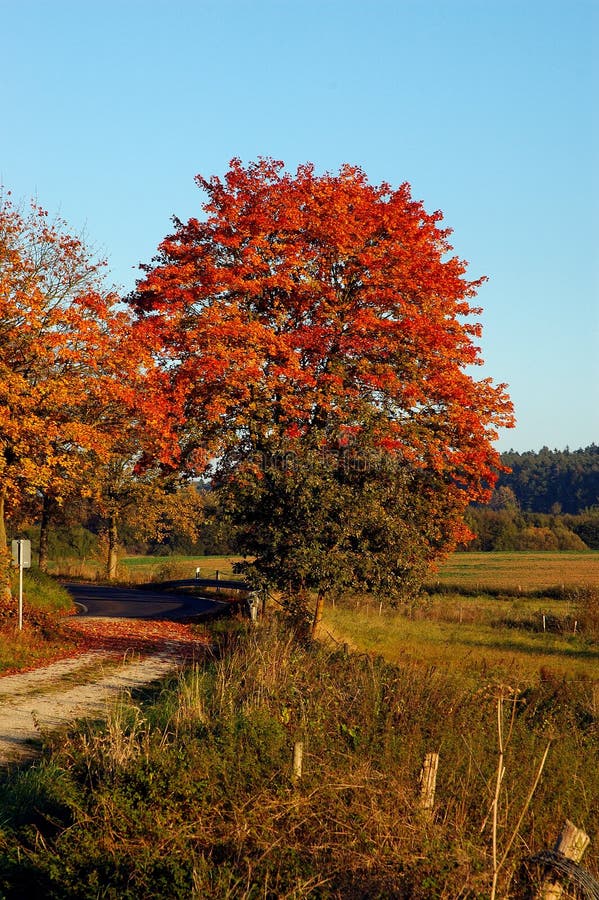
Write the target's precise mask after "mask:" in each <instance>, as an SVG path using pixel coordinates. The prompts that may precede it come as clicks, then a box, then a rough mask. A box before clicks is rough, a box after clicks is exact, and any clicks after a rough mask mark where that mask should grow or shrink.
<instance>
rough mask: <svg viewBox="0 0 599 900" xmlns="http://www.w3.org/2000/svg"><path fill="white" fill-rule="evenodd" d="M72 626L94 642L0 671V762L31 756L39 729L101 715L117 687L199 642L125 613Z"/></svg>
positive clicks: (170, 664)
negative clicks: (24, 667)
mask: <svg viewBox="0 0 599 900" xmlns="http://www.w3.org/2000/svg"><path fill="white" fill-rule="evenodd" d="M144 626H145V627H144ZM72 627H73V628H74V629H76V630H77V631H78V632H79V633H81V631H82V630H83V633H84V634H85V633H87V634H89V636H90V643H91V644H92V645H94V646H95V648H96V649H92V650H84V651H82V652H81V654H80V655H78V656H76V657H74V658H69V659H65V660H61V661H59V662H55V663H52V664H51V665H48V666H44V667H42V668H39V669H35V670H33V671H29V672H23V673H21V674H16V675H6V676H4V677H0V765H6V764H7V763H10V762H18V761H23V760H26V759H31V758H35V756H36V755H38V754H39V752H40V749H41V745H42V741H43V735H44V732H47V731H50V730H52V729H54V728H58V727H60V726H64V725H68V724H70V723H73V722H75V721H76V720H77V719H81V718H85V717H88V716H94V717H98V716H101V715H102V714H104V713H105V712H106V710H107V709H108V708H109V705H110V703H111V702H114V701H115V700H116V699H118V698H119V697H120V696H121V695H122V694H123V693H128V692H131V691H133V690H135V689H137V688H140V687H143V686H144V685H147V684H150V683H151V682H153V681H157V680H159V679H161V678H164V677H166V676H167V675H168V674H169V673H171V672H173V671H175V670H176V669H177V668H179V667H180V666H181V665H182V664H183V663H184V662H185V661H187V660H189V659H190V656H193V655H194V653H196V654H197V653H198V651H200V650H201V649H203V648H205V646H206V638H205V637H203V636H202V635H198V634H197V633H192V632H191V631H190V630H189V628H188V627H187V626H184V625H176V626H174V625H173V626H169V629H168V634H167V633H164V630H162V629H159V630H158V632H157V630H156V627H155V626H154V627H152V628H149V627H148V626H147V624H146V623H138V622H133V621H132V620H127V619H119V620H118V621H117V620H111V619H104V620H99V619H95V620H93V621H92V620H90V622H88V623H87V624H86V623H82V622H81V621H77V622H75V623H74V624H73V626H72ZM173 631H174V633H173ZM102 644H104V646H102Z"/></svg>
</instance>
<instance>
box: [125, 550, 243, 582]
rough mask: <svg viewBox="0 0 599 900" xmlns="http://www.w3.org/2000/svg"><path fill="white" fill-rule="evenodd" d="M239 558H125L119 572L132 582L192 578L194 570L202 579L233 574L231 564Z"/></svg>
mask: <svg viewBox="0 0 599 900" xmlns="http://www.w3.org/2000/svg"><path fill="white" fill-rule="evenodd" d="M240 559H241V557H240V556H126V557H124V559H121V560H120V561H119V568H120V571H121V573H122V575H123V577H125V578H130V579H131V580H132V581H136V582H142V581H152V580H158V579H159V578H161V577H164V579H165V581H166V580H168V579H170V578H193V577H194V575H195V572H196V568H199V569H200V574H201V577H202V578H214V577H215V575H216V572H219V574H220V575H223V576H231V575H232V574H233V564H234V563H235V562H237V561H239V560H240Z"/></svg>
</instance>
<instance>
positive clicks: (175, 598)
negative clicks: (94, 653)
mask: <svg viewBox="0 0 599 900" xmlns="http://www.w3.org/2000/svg"><path fill="white" fill-rule="evenodd" d="M63 587H65V588H66V589H67V591H68V592H69V594H70V595H71V596H72V598H73V600H74V601H75V603H76V604H77V605H78V606H79V608H80V612H79V615H82V616H109V617H110V618H119V619H188V618H189V617H190V616H193V617H196V616H214V615H217V614H218V613H219V612H222V611H223V610H225V609H226V608H227V606H228V605H229V604H228V603H225V602H222V601H220V600H209V599H208V598H207V597H195V596H192V595H191V594H184V593H178V592H176V591H171V592H164V593H163V592H162V591H161V592H157V591H152V590H148V589H144V588H125V587H115V586H113V585H102V584H81V583H78V582H74V581H73V582H63Z"/></svg>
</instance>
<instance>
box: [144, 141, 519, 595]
mask: <svg viewBox="0 0 599 900" xmlns="http://www.w3.org/2000/svg"><path fill="white" fill-rule="evenodd" d="M197 183H198V185H199V186H200V187H201V188H202V189H203V190H204V191H205V192H206V193H207V195H208V199H207V202H206V203H205V204H204V207H203V210H204V216H203V218H201V219H200V218H192V219H190V220H189V221H188V222H187V223H183V222H181V221H179V220H175V231H174V233H173V234H171V235H170V236H168V237H167V238H165V240H164V241H163V242H162V243H161V245H160V248H159V253H158V255H157V257H156V258H155V259H154V260H153V262H152V264H150V265H147V266H144V267H142V268H143V269H144V271H145V275H144V277H143V278H142V279H140V281H139V282H138V287H137V291H136V293H135V295H134V296H133V297H132V298H131V302H132V304H133V305H134V307H135V309H136V310H137V313H138V315H139V317H140V319H141V320H142V321H143V323H144V327H145V329H146V333H147V335H148V340H149V341H150V342H151V343H152V346H153V347H154V351H155V354H156V355H157V357H159V358H160V359H161V360H162V361H163V362H164V365H165V367H166V369H167V370H168V372H169V377H170V379H171V384H172V389H173V392H174V395H175V396H176V398H177V400H178V403H179V417H180V418H179V420H180V422H181V423H182V424H181V428H180V441H181V446H182V448H183V452H184V453H185V454H186V455H187V458H188V459H189V460H191V461H193V462H195V464H196V465H197V464H200V465H201V464H202V462H204V461H205V460H206V459H207V458H209V457H215V456H216V457H218V459H219V467H220V474H221V479H222V481H223V483H224V484H225V485H227V484H228V485H230V486H232V488H233V492H234V498H233V501H232V503H231V504H230V505H231V507H232V508H233V510H235V509H238V510H240V513H239V519H240V521H241V522H242V524H244V526H245V527H244V531H242V538H241V544H242V547H243V546H245V547H246V548H247V550H248V551H249V550H252V551H254V552H255V551H256V550H257V549H258V550H259V547H260V546H262V547H263V548H264V549H263V551H259V553H258V557H259V558H258V560H257V562H256V566H257V568H258V569H260V565H261V560H262V559H265V554H266V553H267V551H266V549H265V548H266V547H267V546H268V544H270V545H274V544H277V545H278V546H279V548H280V549H281V551H282V548H283V547H284V546H285V547H287V549H286V550H285V553H284V554H283V553H282V555H281V556H280V557H279V562H281V560H282V559H283V556H284V557H285V559H286V561H287V562H290V560H291V559H292V558H293V556H294V554H295V555H297V553H296V551H298V547H299V544H301V543H302V542H304V543H305V545H306V547H305V549H306V553H307V554H308V557H310V558H311V560H312V564H311V567H312V568H313V567H314V563H316V564H317V567H319V568H320V569H322V570H323V571H324V570H327V571H328V570H330V569H331V567H333V568H335V567H336V566H337V564H339V565H340V574H339V576H338V577H339V579H340V580H341V581H344V580H345V581H347V579H348V577H349V576H350V572H351V569H352V568H353V563H354V561H355V557H354V559H353V561H352V562H351V565H350V566H349V567H348V566H344V565H342V563H343V560H344V559H349V558H350V557H351V553H350V554H349V556H348V539H346V538H347V535H346V534H345V533H346V532H347V531H348V530H349V531H350V532H351V534H350V535H349V538H351V540H350V541H349V543H350V544H351V542H352V541H353V543H354V544H355V545H356V544H359V545H360V547H361V548H362V551H363V552H364V553H367V554H368V555H369V556H370V559H371V560H374V558H375V557H376V554H377V552H378V551H377V548H376V546H375V544H376V542H374V543H372V542H370V543H369V542H368V540H367V535H366V532H365V528H364V525H365V521H362V522H361V523H359V527H356V525H354V526H352V525H351V520H352V517H353V519H354V520H355V519H356V516H357V515H358V517H359V515H360V514H359V512H358V511H359V509H360V506H361V505H363V506H362V513H361V518H362V520H365V519H366V518H368V519H370V521H373V520H376V518H377V516H379V514H380V516H381V517H382V518H384V517H385V516H387V517H389V522H388V523H387V525H388V526H389V527H388V534H389V535H391V534H393V533H395V535H396V538H395V544H396V546H395V557H396V559H398V558H400V557H401V560H402V566H403V567H404V568H405V567H406V566H407V567H408V568H410V565H411V564H413V565H414V566H417V565H420V563H421V562H422V560H426V561H429V560H430V559H432V558H434V557H436V556H438V555H440V554H441V553H443V552H444V551H447V550H449V549H450V548H451V547H452V546H453V545H454V544H455V541H456V540H457V539H459V538H460V537H462V536H463V526H462V525H461V522H462V513H463V511H464V509H465V507H466V506H467V504H468V503H469V501H470V500H473V499H484V498H485V497H487V496H488V491H489V488H490V487H491V486H492V485H493V483H494V481H495V479H496V475H497V471H498V469H499V468H500V461H499V456H498V454H497V452H496V451H495V449H494V448H493V446H492V442H493V440H494V438H495V437H496V429H497V428H498V427H499V426H509V425H511V424H512V407H511V403H510V401H509V398H508V396H507V394H506V392H505V385H498V386H496V385H494V384H493V383H492V381H491V380H490V379H489V378H483V379H480V380H476V379H475V378H474V377H472V375H471V374H470V373H469V372H467V371H465V369H466V367H470V366H473V365H477V364H480V362H481V359H480V353H479V348H478V347H477V345H476V343H475V341H476V339H477V338H478V336H479V335H480V331H481V327H480V324H479V323H478V322H476V321H472V316H475V315H476V314H477V313H478V312H480V310H479V309H477V308H476V307H473V306H471V304H470V301H471V299H472V298H473V297H474V296H475V293H476V290H477V288H478V287H479V285H480V283H481V280H478V281H469V280H468V279H467V278H466V276H465V272H466V264H465V263H464V262H463V261H461V260H459V259H458V258H456V257H455V256H451V255H450V251H451V246H450V244H449V243H448V236H449V231H448V230H447V229H443V228H441V227H440V225H439V223H440V220H441V218H442V216H441V213H439V212H435V213H433V214H427V213H426V212H425V210H424V208H423V206H422V204H421V203H419V202H416V201H414V200H413V199H412V198H411V195H410V189H409V186H408V185H407V184H402V185H401V186H400V187H399V188H397V189H392V188H391V187H390V185H388V184H386V183H383V184H381V185H378V186H374V185H371V184H370V183H369V182H368V180H367V178H366V175H365V174H364V172H362V170H361V169H359V168H357V167H354V166H349V165H345V166H343V167H342V168H341V169H340V171H339V173H338V174H324V175H319V174H317V173H316V172H315V170H314V167H313V166H312V165H304V166H300V167H299V168H298V170H297V172H296V173H295V175H291V174H289V173H288V172H286V171H285V170H284V167H283V164H282V163H281V162H277V161H274V160H271V159H260V160H258V161H257V162H255V163H251V164H249V165H247V166H244V165H243V164H242V163H241V162H240V161H239V160H237V159H234V160H232V162H231V166H230V169H229V171H228V172H227V173H226V175H225V177H224V179H222V180H221V179H220V178H217V177H213V178H210V179H205V178H202V177H200V176H198V178H197ZM348 444H350V445H352V446H357V447H358V448H359V456H360V458H363V457H364V454H366V455H367V456H368V464H367V465H366V466H364V467H363V469H362V471H360V473H359V477H352V478H348V477H347V467H346V466H343V465H339V453H340V448H343V447H345V446H347V445H348ZM198 449H201V450H202V452H203V454H204V455H203V457H202V455H201V454H200V455H198ZM194 453H195V456H194ZM281 454H283V455H284V456H285V458H286V459H290V458H292V459H293V460H294V461H295V463H297V461H301V463H302V464H301V465H300V466H299V467H298V465H297V464H295V465H294V466H291V467H290V466H283V467H281V466H280V465H279V466H274V467H273V465H272V460H273V459H275V460H278V459H280V457H281ZM319 454H320V457H321V461H320V462H318V463H315V458H316V457H317V456H318V455H319ZM322 458H326V459H327V460H328V463H329V464H328V465H324V464H322ZM331 460H332V462H331ZM373 460H376V461H375V462H373ZM390 473H392V475H390ZM308 474H309V477H308ZM394 479H395V480H396V482H395V484H394ZM400 482H401V484H402V485H404V488H403V489H402V490H393V491H390V490H389V486H390V485H394V486H395V487H398V485H399V483H400ZM427 492H428V494H427ZM424 495H426V502H424V503H422V504H421V503H420V501H421V498H422V497H423V496H424ZM367 497H369V498H371V499H372V500H373V502H375V503H377V504H379V506H380V510H379V513H375V511H374V507H373V506H372V504H371V503H370V500H368V501H367V500H366V498H367ZM248 502H251V503H252V507H253V510H254V513H253V514H252V516H248V510H247V503H248ZM260 509H263V510H264V515H263V516H262V517H260V515H256V511H259V510H260ZM302 509H305V510H306V512H305V514H304V515H302V514H301V510H302ZM352 510H353V511H354V512H353V516H352ZM267 511H268V514H266V513H267ZM252 518H253V522H252V521H251V519H252ZM413 519H415V520H416V521H415V523H414V525H415V528H414V529H413V532H411V537H410V538H409V539H408V538H407V537H405V542H404V543H402V540H401V539H400V538H399V537H398V536H397V532H398V529H399V528H400V525H401V523H402V522H404V523H405V522H411V521H412V520H413ZM258 520H259V521H258ZM391 520H393V523H391ZM317 521H318V522H319V523H320V524H318V525H316V522H317ZM334 521H338V522H339V528H337V529H335V528H332V524H331V523H332V522H334ZM381 521H382V520H381ZM269 523H270V526H269ZM310 523H312V524H313V525H315V528H314V537H313V538H310V537H309V533H310ZM428 523H433V529H432V530H433V531H434V532H435V534H434V536H433V539H431V540H430V541H428V540H423V539H422V535H423V534H425V533H426V531H427V526H428ZM267 527H270V535H269V537H268V540H266V539H264V540H262V541H261V540H257V537H256V535H257V530H260V529H261V533H262V535H263V536H264V534H265V529H266V528H267ZM385 527H387V526H383V527H382V530H381V533H382V531H384V530H385ZM410 529H411V525H410ZM410 529H408V530H410ZM340 530H341V531H343V532H344V535H343V536H341V537H340V533H339V531H340ZM327 533H328V536H327ZM244 534H245V535H246V537H245V538H244V537H243V535H244ZM277 535H278V537H277ZM319 554H324V557H327V559H328V563H327V565H326V566H325V564H324V558H321V557H319ZM331 554H332V555H334V556H335V564H334V563H333V558H332V556H331ZM388 563H389V557H387V560H386V564H388ZM285 568H286V567H285V565H283V566H282V570H284V569H285ZM305 568H306V565H305V563H302V564H301V565H300V563H299V562H298V563H297V564H294V565H291V566H287V568H286V571H285V575H284V576H281V578H283V581H284V583H285V586H287V587H290V588H292V589H294V590H297V589H300V588H301V587H302V586H303V585H304V584H305V579H304V578H303V575H302V571H304V570H305ZM400 568H401V566H400ZM266 569H268V574H269V577H272V576H273V575H274V572H273V567H272V566H270V567H269V566H266ZM266 569H265V572H266ZM291 570H293V572H292V571H291ZM341 571H342V573H343V574H341ZM279 580H281V579H279ZM367 580H368V579H367ZM371 580H372V582H373V584H374V583H376V582H377V578H374V579H371ZM328 581H329V579H328V576H327V583H328ZM379 581H380V579H379ZM311 586H312V587H316V588H318V589H319V591H320V590H322V589H323V588H324V584H321V585H315V584H311Z"/></svg>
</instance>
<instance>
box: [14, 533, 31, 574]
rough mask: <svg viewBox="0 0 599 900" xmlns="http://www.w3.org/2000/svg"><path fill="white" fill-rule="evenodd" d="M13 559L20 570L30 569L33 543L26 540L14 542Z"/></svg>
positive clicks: (21, 539)
mask: <svg viewBox="0 0 599 900" xmlns="http://www.w3.org/2000/svg"><path fill="white" fill-rule="evenodd" d="M12 558H13V560H14V562H15V565H16V566H19V568H20V569H29V568H30V567H31V541H27V540H25V538H20V539H19V540H18V541H13V542H12Z"/></svg>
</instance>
